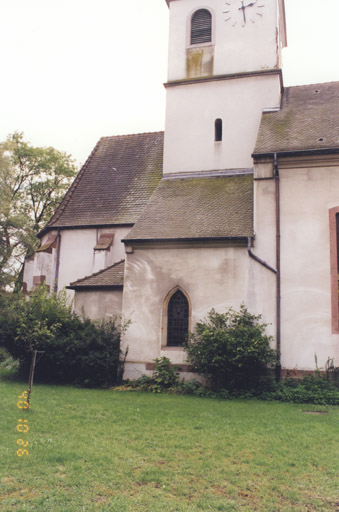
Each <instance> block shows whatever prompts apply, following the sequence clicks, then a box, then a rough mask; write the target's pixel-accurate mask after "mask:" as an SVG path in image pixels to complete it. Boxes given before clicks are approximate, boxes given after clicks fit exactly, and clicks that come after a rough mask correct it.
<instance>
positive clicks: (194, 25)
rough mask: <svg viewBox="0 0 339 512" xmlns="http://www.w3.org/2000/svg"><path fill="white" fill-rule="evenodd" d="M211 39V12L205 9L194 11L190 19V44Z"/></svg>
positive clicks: (207, 41) (206, 41) (208, 41)
mask: <svg viewBox="0 0 339 512" xmlns="http://www.w3.org/2000/svg"><path fill="white" fill-rule="evenodd" d="M211 41H212V14H211V13H210V11H208V10H207V9H199V10H198V11H195V13H194V14H193V16H192V20H191V44H199V43H210V42H211Z"/></svg>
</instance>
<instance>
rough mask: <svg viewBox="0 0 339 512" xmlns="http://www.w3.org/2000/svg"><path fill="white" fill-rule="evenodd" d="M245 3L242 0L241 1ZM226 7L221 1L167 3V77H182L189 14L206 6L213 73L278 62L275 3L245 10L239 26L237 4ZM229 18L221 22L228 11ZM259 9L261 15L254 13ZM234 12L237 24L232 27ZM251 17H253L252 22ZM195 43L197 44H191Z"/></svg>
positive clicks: (256, 68)
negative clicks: (210, 20) (210, 26)
mask: <svg viewBox="0 0 339 512" xmlns="http://www.w3.org/2000/svg"><path fill="white" fill-rule="evenodd" d="M245 3H246V2H245ZM248 3H249V2H248ZM233 4H234V5H233V6H228V5H227V4H226V3H225V0H205V1H204V2H200V1H199V0H185V1H175V2H173V1H172V2H171V3H170V32H169V33H170V37H169V56H168V80H169V81H171V80H180V79H184V78H186V73H187V68H186V49H187V48H189V46H190V40H189V35H190V19H191V15H192V13H193V12H194V11H195V10H197V9H201V8H207V9H209V10H210V11H211V13H212V15H213V41H212V46H213V48H214V69H213V74H214V75H221V74H229V73H238V72H244V71H254V70H260V69H268V68H274V67H276V66H277V62H278V53H279V51H278V50H279V45H278V37H277V27H278V21H277V20H278V15H277V2H276V1H275V0H270V1H268V2H265V7H264V8H261V9H260V8H258V7H257V6H256V5H254V6H253V7H248V8H247V9H246V14H247V19H248V22H247V23H246V26H245V27H243V26H242V13H241V11H239V9H238V7H239V5H240V2H239V5H238V4H237V3H236V2H233ZM227 9H229V10H230V11H232V12H231V15H232V16H233V20H232V22H231V21H225V20H226V18H228V16H229V14H227V13H224V11H226V10H227ZM257 12H261V14H262V16H259V15H257V14H256V13H257ZM234 15H235V16H236V19H237V23H236V25H234V26H233V23H234V20H235V18H234ZM251 18H252V19H253V20H255V23H252V21H251ZM194 46H199V45H194Z"/></svg>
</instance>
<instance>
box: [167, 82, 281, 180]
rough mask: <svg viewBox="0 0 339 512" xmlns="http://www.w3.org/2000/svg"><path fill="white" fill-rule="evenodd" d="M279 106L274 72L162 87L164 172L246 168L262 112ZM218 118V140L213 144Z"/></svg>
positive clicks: (248, 166)
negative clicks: (220, 136) (220, 133)
mask: <svg viewBox="0 0 339 512" xmlns="http://www.w3.org/2000/svg"><path fill="white" fill-rule="evenodd" d="M279 105H280V80H279V76H278V75H268V76H266V75H265V76H255V77H254V76H253V77H247V78H241V79H234V80H223V81H216V82H215V81H214V82H205V83H194V84H186V85H181V86H175V87H170V88H168V89H167V105H166V126H165V147H164V173H165V174H166V173H173V172H174V173H176V172H191V171H207V170H216V169H245V168H250V167H252V166H253V161H252V158H251V154H252V152H253V149H254V145H255V141H256V138H257V134H258V129H259V125H260V120H261V115H262V110H263V109H264V108H270V107H279ZM219 118H220V119H222V122H223V140H222V141H221V142H215V140H214V139H215V132H214V124H215V120H216V119H219Z"/></svg>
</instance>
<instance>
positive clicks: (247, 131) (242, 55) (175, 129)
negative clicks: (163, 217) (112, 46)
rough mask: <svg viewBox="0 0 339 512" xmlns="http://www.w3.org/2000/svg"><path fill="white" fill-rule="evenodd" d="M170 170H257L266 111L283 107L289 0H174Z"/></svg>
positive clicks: (168, 108)
mask: <svg viewBox="0 0 339 512" xmlns="http://www.w3.org/2000/svg"><path fill="white" fill-rule="evenodd" d="M166 1H167V4H168V6H169V9H170V38H169V59H168V81H167V83H166V84H165V87H166V89H167V104H166V125H165V149H164V174H165V175H166V174H173V173H174V174H176V173H185V172H198V171H217V170H225V169H232V170H235V169H247V168H250V167H252V158H251V154H252V152H253V149H254V145H255V141H256V137H257V133H258V128H259V124H260V119H261V114H262V111H263V110H264V109H270V110H272V109H279V106H280V100H281V90H282V75H281V69H280V68H281V49H282V48H283V47H284V46H286V30H285V13H284V0H203V1H201V0H166Z"/></svg>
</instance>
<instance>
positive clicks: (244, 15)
mask: <svg viewBox="0 0 339 512" xmlns="http://www.w3.org/2000/svg"><path fill="white" fill-rule="evenodd" d="M245 9H246V6H245V5H244V2H243V1H242V2H241V7H239V9H238V10H239V11H242V15H243V17H244V24H245V25H246V14H245Z"/></svg>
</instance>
